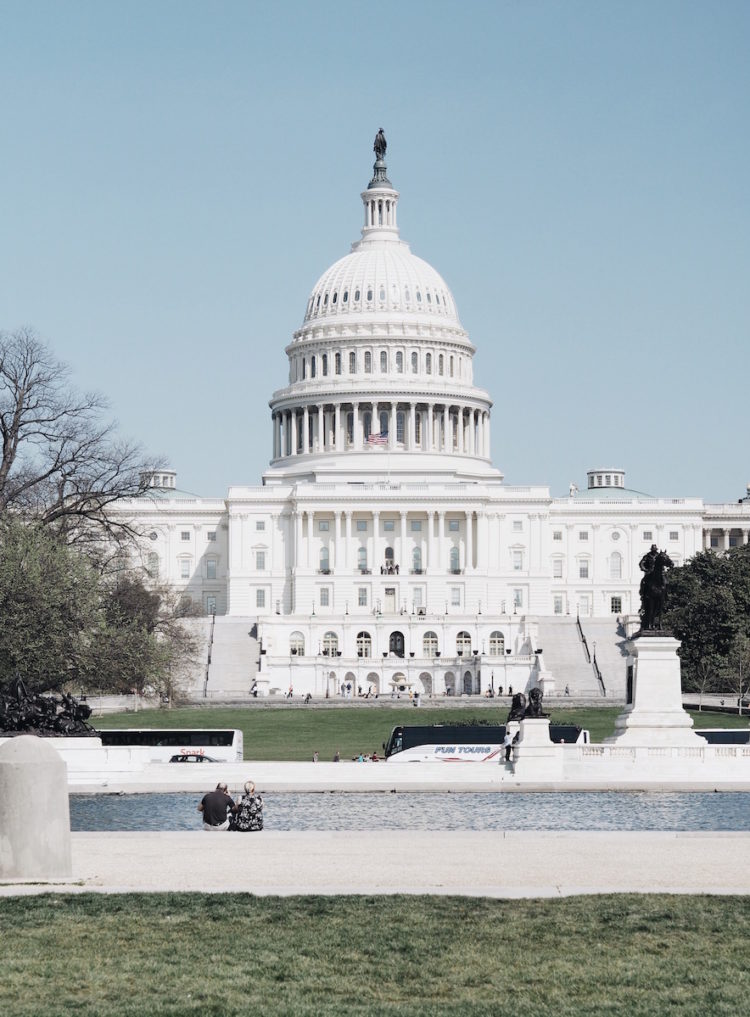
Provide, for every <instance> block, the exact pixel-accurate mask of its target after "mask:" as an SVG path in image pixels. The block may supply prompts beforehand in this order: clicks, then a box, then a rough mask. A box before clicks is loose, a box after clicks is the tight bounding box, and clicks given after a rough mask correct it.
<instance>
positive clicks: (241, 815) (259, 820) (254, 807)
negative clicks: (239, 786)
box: [232, 780, 263, 833]
mask: <svg viewBox="0 0 750 1017" xmlns="http://www.w3.org/2000/svg"><path fill="white" fill-rule="evenodd" d="M232 829H233V830H237V831H239V832H240V833H251V832H254V831H256V830H262V829H263V799H262V798H261V796H260V795H256V793H255V784H254V783H253V782H252V781H251V780H248V781H246V783H245V793H244V794H243V796H242V798H241V799H240V800H239V802H238V803H237V814H236V815H235V817H234V825H233V827H232Z"/></svg>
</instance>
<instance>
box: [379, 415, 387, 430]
mask: <svg viewBox="0 0 750 1017" xmlns="http://www.w3.org/2000/svg"><path fill="white" fill-rule="evenodd" d="M380 433H381V434H388V411H387V410H381V411H380Z"/></svg>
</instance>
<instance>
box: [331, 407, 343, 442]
mask: <svg viewBox="0 0 750 1017" xmlns="http://www.w3.org/2000/svg"><path fill="white" fill-rule="evenodd" d="M332 447H333V448H334V449H335V450H336V451H337V452H339V451H341V449H342V448H346V443H345V442H344V441H343V440H342V434H341V403H336V405H335V406H334V408H333V446H332Z"/></svg>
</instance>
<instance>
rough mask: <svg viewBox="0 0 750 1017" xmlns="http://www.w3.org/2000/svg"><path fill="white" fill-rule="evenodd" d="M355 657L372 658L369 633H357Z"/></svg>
mask: <svg viewBox="0 0 750 1017" xmlns="http://www.w3.org/2000/svg"><path fill="white" fill-rule="evenodd" d="M357 656H358V657H371V656H372V638H371V636H370V633H369V632H358V633H357Z"/></svg>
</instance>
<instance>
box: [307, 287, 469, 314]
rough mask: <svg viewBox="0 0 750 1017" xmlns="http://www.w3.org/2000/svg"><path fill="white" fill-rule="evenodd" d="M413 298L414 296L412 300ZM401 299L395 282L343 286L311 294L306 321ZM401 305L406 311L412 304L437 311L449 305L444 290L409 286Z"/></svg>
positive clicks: (404, 291) (397, 302)
mask: <svg viewBox="0 0 750 1017" xmlns="http://www.w3.org/2000/svg"><path fill="white" fill-rule="evenodd" d="M412 296H413V297H414V299H413V300H412ZM350 298H351V299H350ZM401 300H402V294H401V288H400V287H399V285H398V283H395V282H393V283H391V284H390V287H386V285H385V284H384V283H381V284H380V285H377V284H374V283H365V284H363V285H355V286H353V287H352V289H351V290H350V289H349V288H348V287H343V288H342V289H340V290H339V289H333V290H324V291H323V292H321V293H317V294H316V293H314V294H313V295H312V296H311V297H310V299H309V300H308V302H307V312H306V314H305V320H308V319H309V318H314V317H317V316H318V315H319V314H325V313H327V312H328V311H332V310H334V309H341V310H346V309H348V308H349V306H352V307H359V306H361V305H362V304H363V303H364V304H365V305H367V304H369V305H373V304H374V303H375V302H376V301H377V302H378V303H380V304H385V303H391V304H400V303H401ZM403 302H404V304H405V305H406V306H407V309H408V308H409V306H410V305H411V304H412V303H413V304H414V306H415V307H416V308H420V307H426V308H436V309H438V310H443V309H444V310H445V311H447V310H448V308H449V306H450V305H449V303H448V300H447V294H446V293H445V291H444V290H437V289H435V290H430V289H427V288H425V289H424V290H422V288H421V287H419V286H417V287H415V288H414V289H412V288H411V286H409V285H408V284H407V285H405V286H404V288H403Z"/></svg>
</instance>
